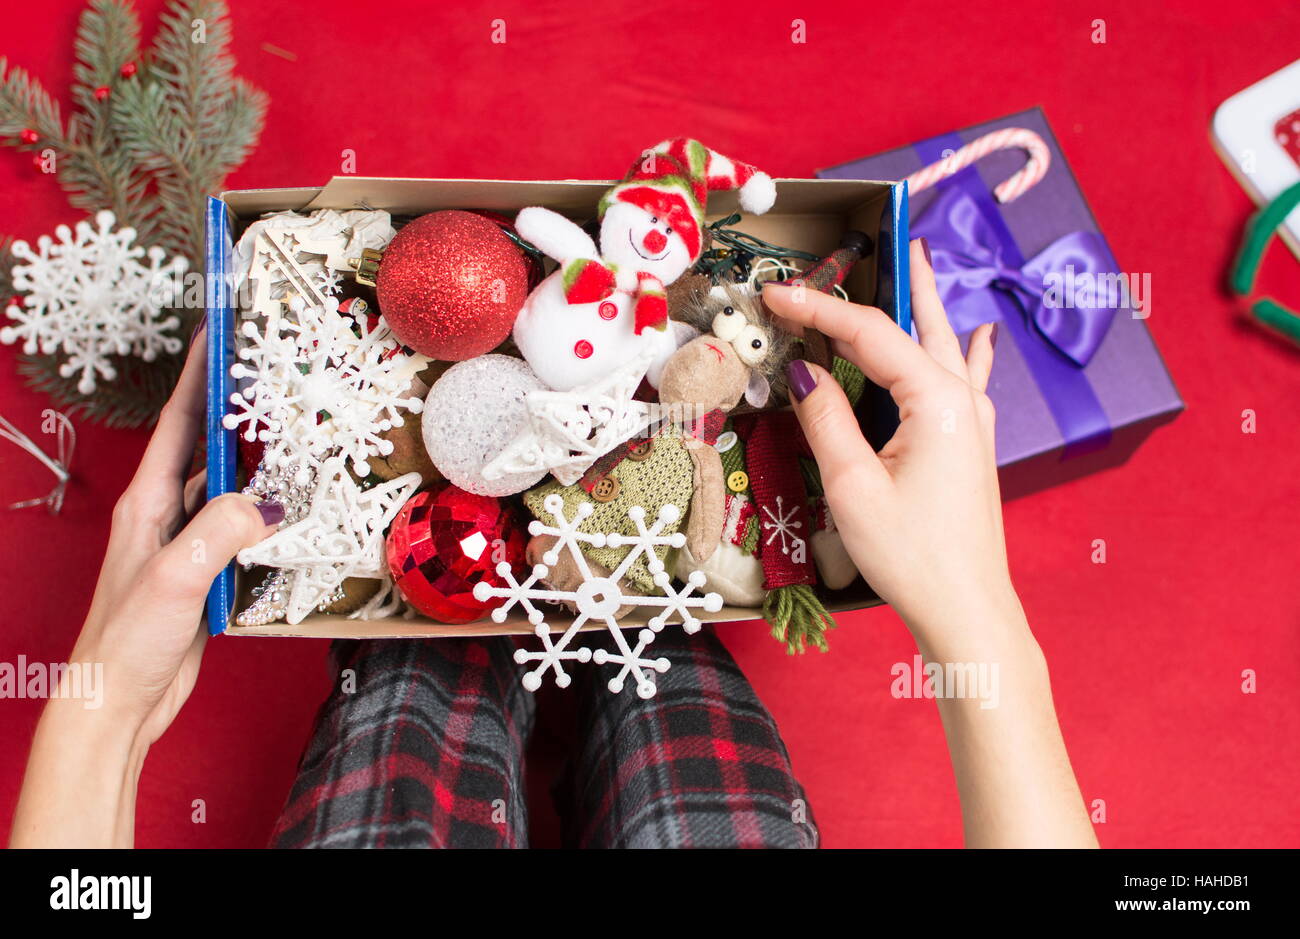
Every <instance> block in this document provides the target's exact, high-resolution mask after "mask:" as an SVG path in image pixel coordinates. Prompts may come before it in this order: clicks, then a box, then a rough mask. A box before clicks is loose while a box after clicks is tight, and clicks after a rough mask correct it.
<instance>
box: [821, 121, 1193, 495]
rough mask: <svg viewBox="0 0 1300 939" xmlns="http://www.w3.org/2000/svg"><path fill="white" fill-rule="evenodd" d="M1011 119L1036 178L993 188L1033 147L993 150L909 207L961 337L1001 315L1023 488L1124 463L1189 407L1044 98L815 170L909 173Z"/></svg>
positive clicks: (1017, 481) (1138, 279) (1137, 285)
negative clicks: (1024, 136) (1029, 134)
mask: <svg viewBox="0 0 1300 939" xmlns="http://www.w3.org/2000/svg"><path fill="white" fill-rule="evenodd" d="M1003 128H1025V129H1026V130H1031V131H1033V132H1035V133H1036V134H1038V135H1039V137H1041V138H1042V140H1043V142H1044V143H1045V144H1046V146H1047V148H1048V150H1049V152H1050V156H1051V161H1050V165H1049V167H1048V169H1047V172H1046V174H1045V175H1044V176H1043V178H1042V179H1041V180H1039V181H1038V183H1037V184H1036V185H1034V186H1032V187H1031V188H1029V189H1028V190H1026V191H1025V192H1023V193H1022V194H1021V195H1019V196H1018V197H1017V198H1015V199H1014V200H1011V201H1009V202H1007V203H1005V204H1001V203H999V202H998V201H997V199H996V198H995V196H994V194H993V193H994V190H995V188H996V187H997V186H998V184H999V183H1001V182H1003V181H1004V180H1006V179H1008V178H1009V177H1011V176H1012V175H1013V174H1014V173H1016V172H1017V171H1018V170H1019V169H1021V167H1023V166H1024V165H1025V161H1026V154H1025V152H1024V151H1023V150H1019V149H1011V150H998V151H994V152H992V153H990V154H988V155H987V156H985V157H984V158H983V159H981V160H979V161H978V162H976V163H975V164H973V165H972V166H969V167H967V168H965V169H962V170H959V171H957V172H955V173H952V174H951V175H948V176H945V178H944V179H942V180H941V181H940V182H938V183H937V184H935V185H934V186H932V187H930V188H928V189H925V190H924V191H921V192H917V193H915V194H913V195H912V196H911V212H910V218H911V237H917V236H918V235H922V234H923V235H925V236H926V239H927V241H928V242H929V245H930V250H931V254H932V256H933V259H934V266H935V273H936V279H937V281H938V283H939V288H940V293H941V295H942V296H943V298H944V305H945V307H946V309H947V310H948V315H949V317H950V318H951V320H952V322H953V326H954V328H955V329H956V330H957V332H958V334H959V335H961V336H962V339H963V345H964V343H965V339H966V337H967V336H969V334H970V332H971V331H972V330H974V328H975V327H976V326H978V325H979V324H980V323H985V322H998V323H999V326H998V330H999V332H998V349H997V355H996V356H995V362H994V366H993V374H992V376H991V378H990V380H989V389H988V391H989V396H990V397H991V398H992V399H993V403H994V404H995V405H996V407H997V412H998V421H997V455H998V466H999V467H1000V469H1001V476H1002V487H1003V494H1004V495H1005V496H1008V497H1012V496H1016V495H1022V494H1024V493H1027V492H1032V491H1034V490H1036V489H1041V488H1043V487H1045V486H1049V485H1054V484H1057V483H1061V482H1064V481H1066V480H1069V479H1074V478H1077V477H1079V476H1083V475H1085V474H1087V473H1091V472H1095V471H1097V470H1100V469H1106V468H1109V467H1112V466H1118V465H1119V464H1121V463H1123V462H1124V461H1125V460H1126V459H1128V457H1129V456H1130V455H1131V454H1132V453H1133V451H1134V450H1135V449H1136V448H1137V446H1138V444H1140V443H1141V442H1142V441H1143V440H1144V439H1145V438H1146V437H1147V435H1148V434H1150V433H1151V431H1152V430H1154V429H1155V428H1156V427H1159V426H1160V425H1161V424H1164V423H1167V422H1169V421H1171V420H1173V419H1174V418H1175V417H1176V416H1177V415H1178V413H1179V412H1180V411H1181V410H1182V409H1183V401H1182V399H1181V398H1180V397H1179V395H1178V390H1177V389H1176V388H1175V387H1174V384H1173V381H1172V380H1171V379H1170V377H1169V372H1168V370H1167V369H1166V368H1165V363H1164V360H1163V359H1161V357H1160V353H1159V351H1157V349H1156V346H1155V342H1154V341H1153V340H1152V338H1151V333H1150V331H1149V330H1148V329H1147V326H1146V323H1145V318H1146V317H1147V316H1148V315H1149V314H1150V310H1151V304H1150V302H1149V301H1150V298H1149V296H1148V292H1149V285H1150V275H1149V274H1146V275H1145V276H1144V275H1143V274H1141V273H1134V272H1121V270H1120V268H1119V265H1118V264H1117V263H1116V261H1115V258H1114V256H1113V255H1112V254H1111V251H1110V248H1109V246H1108V245H1107V244H1106V241H1105V238H1104V237H1103V236H1102V234H1101V232H1100V230H1099V229H1098V227H1097V221H1096V219H1094V218H1093V215H1092V212H1091V210H1090V209H1089V208H1088V203H1087V201H1086V200H1085V199H1084V197H1083V193H1082V192H1081V191H1080V189H1079V185H1078V183H1077V182H1076V181H1075V178H1074V174H1073V173H1072V172H1071V171H1070V167H1069V166H1068V165H1067V164H1066V162H1065V158H1064V156H1062V154H1061V149H1060V146H1059V145H1058V144H1057V141H1056V137H1055V135H1054V134H1053V133H1052V130H1051V128H1050V127H1049V126H1048V123H1047V118H1046V117H1045V116H1044V115H1043V112H1042V111H1041V110H1040V109H1038V108H1034V109H1032V110H1029V111H1024V112H1022V113H1019V114H1013V115H1010V116H1008V117H1005V118H1001V119H999V120H996V121H991V122H989V123H987V124H980V125H978V126H975V127H970V128H967V129H966V130H962V131H958V132H957V133H954V134H945V135H943V136H940V137H935V138H933V139H931V140H926V141H922V142H921V143H918V144H916V145H914V146H910V147H903V148H900V149H898V150H891V151H889V152H888V153H882V154H880V155H879V156H874V157H868V158H867V159H864V160H856V161H854V162H852V163H845V164H843V165H840V166H836V167H833V168H831V169H827V170H822V171H820V172H819V173H818V174H817V175H818V176H822V177H826V178H831V179H904V178H906V177H908V176H910V175H911V174H913V173H915V172H916V171H917V170H919V169H921V168H922V167H924V166H927V165H929V164H931V163H934V162H935V161H937V160H940V159H944V158H945V157H948V156H950V155H951V154H952V153H953V152H954V151H956V150H958V149H959V148H960V147H962V146H963V145H965V144H967V143H970V142H971V141H973V140H976V139H977V138H979V137H982V136H983V135H985V134H987V133H989V132H991V131H995V130H1001V129H1003Z"/></svg>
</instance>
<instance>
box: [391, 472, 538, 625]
mask: <svg viewBox="0 0 1300 939" xmlns="http://www.w3.org/2000/svg"><path fill="white" fill-rule="evenodd" d="M526 544H527V538H526V536H525V532H524V527H523V526H522V525H520V524H519V522H518V519H517V517H516V515H515V512H514V510H513V509H512V508H511V507H510V505H509V503H507V502H503V501H502V500H500V499H494V498H492V497H491V496H476V495H474V494H473V493H469V492H466V491H465V490H463V489H457V488H456V487H455V486H453V485H451V484H450V483H446V484H444V485H442V486H441V487H438V488H435V489H432V490H429V491H427V492H421V493H418V494H416V495H415V496H413V497H412V498H411V500H410V501H409V502H407V503H406V505H404V506H402V510H401V511H400V512H398V513H397V518H396V519H394V520H393V526H392V528H390V529H389V531H388V542H387V546H388V569H389V571H390V572H391V573H392V575H393V581H394V583H396V584H397V589H398V590H400V591H401V592H402V596H403V597H405V598H406V600H407V602H408V603H410V604H411V606H413V607H415V608H416V609H417V610H419V611H420V612H421V613H423V614H425V615H426V616H429V617H432V618H433V619H436V620H437V621H438V622H440V623H468V622H471V621H472V620H476V619H479V618H481V617H482V616H484V615H485V614H486V613H487V612H488V610H490V609H492V608H493V607H494V606H496V605H497V604H498V603H499V602H500V601H499V600H492V601H490V602H488V603H480V602H479V601H478V600H475V599H474V585H475V584H477V583H479V582H480V581H482V582H486V583H488V584H491V585H492V586H494V587H499V586H502V585H504V583H505V581H504V580H503V579H502V577H501V576H500V575H498V574H497V571H496V568H497V565H498V564H499V563H501V562H502V561H505V562H506V563H508V564H510V565H511V566H512V567H519V566H521V565H523V564H524V563H525V561H524V548H525V546H526Z"/></svg>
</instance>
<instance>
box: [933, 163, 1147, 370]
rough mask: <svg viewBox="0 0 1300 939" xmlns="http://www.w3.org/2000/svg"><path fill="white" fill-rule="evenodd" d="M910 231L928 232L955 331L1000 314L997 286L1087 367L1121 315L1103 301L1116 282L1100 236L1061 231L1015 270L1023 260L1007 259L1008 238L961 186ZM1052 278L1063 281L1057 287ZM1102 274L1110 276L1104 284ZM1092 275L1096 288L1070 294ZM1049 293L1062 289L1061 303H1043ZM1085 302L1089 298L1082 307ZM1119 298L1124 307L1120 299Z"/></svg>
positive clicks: (943, 190) (944, 194)
mask: <svg viewBox="0 0 1300 939" xmlns="http://www.w3.org/2000/svg"><path fill="white" fill-rule="evenodd" d="M911 228H912V237H914V238H915V237H920V236H925V238H926V240H927V241H928V242H929V244H930V253H931V256H932V258H933V262H934V274H935V279H936V281H937V283H938V287H939V297H940V298H941V299H942V300H943V304H944V307H945V308H946V309H947V311H948V319H949V320H950V321H951V322H952V326H953V329H954V330H955V331H956V332H957V333H959V334H960V333H967V332H970V331H971V330H972V329H974V328H975V327H976V326H979V325H980V324H981V323H991V322H996V321H997V320H1000V319H1002V318H1003V305H1002V304H1001V303H999V302H998V298H997V297H996V296H994V295H993V291H998V292H1001V293H1003V294H1006V295H1009V296H1011V297H1012V298H1013V299H1014V300H1015V305H1016V306H1018V307H1019V308H1020V309H1021V310H1022V311H1023V312H1024V314H1025V317H1026V319H1027V320H1028V321H1029V322H1030V323H1032V324H1033V326H1034V328H1035V329H1036V330H1037V332H1038V334H1039V335H1041V336H1042V338H1043V339H1045V340H1046V341H1047V342H1048V343H1049V344H1050V345H1051V346H1052V347H1053V348H1054V349H1056V350H1057V351H1059V352H1060V353H1061V354H1062V355H1064V356H1065V357H1066V358H1068V359H1069V360H1070V361H1071V362H1073V363H1074V364H1075V365H1077V366H1078V367H1080V368H1082V367H1083V366H1085V365H1087V364H1088V362H1090V361H1091V360H1092V357H1093V355H1094V354H1095V353H1096V351H1097V348H1098V347H1099V346H1100V345H1101V341H1102V340H1103V339H1104V338H1106V331H1107V330H1109V329H1110V325H1111V322H1112V321H1113V320H1114V319H1115V314H1116V312H1118V309H1117V308H1116V307H1114V306H1107V305H1105V302H1106V301H1108V300H1110V299H1111V298H1110V297H1109V296H1107V295H1106V294H1107V293H1108V290H1105V289H1102V287H1103V285H1109V284H1114V283H1118V281H1114V280H1111V279H1110V278H1113V277H1114V276H1115V275H1114V270H1113V267H1112V262H1110V260H1109V252H1108V250H1107V248H1106V245H1105V242H1104V241H1102V239H1101V238H1100V237H1099V236H1098V235H1096V234H1094V233H1092V232H1084V231H1077V232H1072V233H1071V234H1068V235H1064V236H1062V237H1061V238H1058V239H1057V240H1056V241H1054V242H1052V243H1051V244H1050V245H1048V246H1047V247H1046V248H1045V249H1044V250H1043V251H1042V252H1040V253H1039V254H1038V255H1036V256H1035V257H1033V258H1030V259H1029V260H1028V261H1027V262H1025V263H1024V264H1023V265H1022V266H1019V267H1017V266H1016V265H1015V264H1014V263H1013V262H1014V261H1016V260H1019V258H1018V257H1013V258H1012V259H1011V260H1007V259H1006V254H1007V251H1006V250H1004V249H1005V241H1004V239H1003V238H1002V237H1001V236H1000V234H999V233H998V232H997V231H995V230H994V227H993V225H992V224H990V222H989V219H988V218H987V217H986V215H985V213H984V212H982V211H981V210H980V207H979V206H978V205H977V204H976V202H975V200H974V199H973V198H972V197H971V195H970V193H969V192H968V191H967V190H966V188H965V187H961V186H950V187H943V186H941V187H940V188H939V190H938V193H937V195H936V197H935V199H934V201H933V202H932V203H930V205H929V206H927V207H926V210H925V212H924V213H922V214H921V216H920V218H918V219H917V220H916V221H915V222H913V224H912V226H911ZM1012 253H1013V254H1014V253H1015V252H1014V248H1013V249H1012ZM1070 268H1073V270H1072V271H1071V270H1070ZM1050 275H1057V277H1059V278H1060V283H1059V289H1058V290H1057V291H1055V292H1053V291H1051V290H1050V288H1051V287H1052V286H1053V285H1052V284H1049V283H1048V278H1049V276H1050ZM1099 275H1101V276H1102V277H1104V278H1106V279H1103V280H1101V281H1099V280H1098V276H1099ZM1089 280H1090V281H1091V283H1092V286H1093V289H1091V290H1088V291H1086V292H1084V295H1083V296H1082V297H1080V296H1070V294H1071V293H1073V292H1074V291H1071V290H1070V289H1069V288H1070V287H1071V285H1072V284H1074V285H1077V284H1079V283H1080V282H1083V283H1087V282H1088V281H1089ZM1049 293H1053V294H1059V296H1060V302H1059V303H1058V302H1056V301H1055V296H1054V302H1053V303H1052V304H1050V305H1049V304H1048V303H1047V302H1045V297H1046V296H1047V295H1048V294H1049ZM1080 299H1083V300H1085V301H1089V300H1091V302H1087V303H1085V304H1084V305H1081V304H1079V303H1078V302H1077V301H1078V300H1080ZM1120 303H1121V306H1120V307H1119V309H1122V308H1123V305H1122V304H1123V303H1124V300H1123V297H1121V298H1120Z"/></svg>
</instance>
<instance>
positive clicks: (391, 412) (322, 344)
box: [223, 297, 424, 479]
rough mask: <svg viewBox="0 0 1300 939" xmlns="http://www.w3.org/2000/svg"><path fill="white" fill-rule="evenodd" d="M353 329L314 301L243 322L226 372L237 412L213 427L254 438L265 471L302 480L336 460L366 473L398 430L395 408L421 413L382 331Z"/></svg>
mask: <svg viewBox="0 0 1300 939" xmlns="http://www.w3.org/2000/svg"><path fill="white" fill-rule="evenodd" d="M353 327H354V321H353V320H352V319H351V318H349V317H347V316H344V315H343V314H341V313H339V304H338V301H337V300H335V299H334V298H333V297H328V298H326V300H325V302H324V303H319V304H318V303H307V302H305V301H304V300H303V298H302V297H294V298H293V299H292V300H291V301H290V304H289V312H288V313H287V314H284V315H281V316H277V317H268V318H267V320H266V321H265V322H263V323H259V322H246V323H244V324H243V327H242V330H243V334H244V337H245V339H246V342H245V344H244V345H243V347H242V348H241V349H240V350H239V358H240V359H242V360H243V361H242V362H236V363H235V364H234V365H232V366H231V367H230V374H231V375H232V376H233V377H234V378H235V379H236V380H237V381H242V382H243V384H241V387H240V390H238V391H236V392H234V393H233V394H231V396H230V401H231V403H232V404H234V405H235V407H236V408H237V409H238V410H236V411H234V412H232V413H230V414H227V415H226V416H225V418H224V419H223V423H224V424H225V426H226V427H227V428H230V429H232V430H233V429H234V428H237V427H239V425H241V424H243V425H244V432H243V433H244V439H245V440H249V441H252V440H262V441H264V442H265V443H266V455H265V457H264V459H265V460H266V463H267V465H268V466H269V467H271V468H276V467H281V466H284V465H288V464H294V465H296V466H297V467H298V469H299V472H300V474H301V476H302V477H303V478H304V479H306V478H307V477H308V476H309V474H310V468H313V467H314V468H317V469H319V468H320V466H321V465H322V463H323V461H324V460H325V459H326V458H327V457H329V456H332V455H334V454H335V453H340V454H342V455H343V456H345V457H347V458H349V459H350V460H351V461H352V468H353V469H354V470H355V471H356V473H357V475H358V476H367V475H369V473H370V465H369V463H368V462H367V461H368V460H369V459H370V458H371V457H373V456H387V455H388V454H390V453H392V452H393V444H392V442H391V441H388V440H385V439H383V438H382V437H381V436H380V435H381V434H382V433H383V432H384V431H386V430H389V429H391V428H393V427H400V426H401V425H402V423H403V416H402V411H403V410H406V411H409V412H410V413H411V414H419V413H420V411H421V410H423V408H424V402H423V401H422V400H421V399H420V398H419V397H418V396H415V395H414V394H412V386H411V377H412V370H411V363H410V362H409V361H408V356H406V355H405V354H403V353H402V352H401V351H400V346H399V345H398V342H397V339H396V338H394V337H393V334H392V332H391V331H390V330H389V329H388V327H387V325H386V324H384V323H383V322H382V320H381V321H380V323H379V325H377V326H376V327H375V328H374V329H371V330H369V331H367V330H366V329H365V327H364V326H362V327H360V328H359V330H356V329H354V328H353ZM358 331H359V332H360V333H361V335H358ZM245 363H248V364H245Z"/></svg>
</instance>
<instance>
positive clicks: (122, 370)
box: [0, 0, 268, 426]
mask: <svg viewBox="0 0 1300 939" xmlns="http://www.w3.org/2000/svg"><path fill="white" fill-rule="evenodd" d="M230 36H231V29H230V20H229V14H228V9H227V7H226V4H225V3H224V2H223V0H173V2H172V3H170V4H169V6H168V8H167V10H166V11H165V12H164V13H163V14H162V16H161V18H160V25H159V28H158V31H157V35H156V37H155V39H154V45H153V48H152V49H151V50H150V52H149V54H148V55H143V56H142V55H141V51H140V44H139V37H140V22H139V19H138V17H137V16H136V14H135V12H134V10H133V9H132V8H131V6H130V5H129V3H128V2H127V0H90V5H89V7H88V9H87V10H86V11H85V12H84V13H83V14H82V17H81V21H80V23H79V26H78V30H77V38H76V45H75V50H76V57H77V61H76V64H75V66H74V69H73V77H74V81H73V88H72V98H73V101H74V103H75V104H76V105H77V106H78V109H77V110H76V111H74V112H73V113H72V115H71V116H70V117H69V119H68V122H67V125H66V127H65V126H64V123H63V120H62V116H61V114H60V110H59V105H58V102H56V101H55V100H54V99H53V98H52V97H51V96H50V95H49V94H48V93H47V92H46V91H45V90H44V89H43V88H42V87H41V85H40V83H39V82H37V81H36V80H35V79H34V78H32V77H31V76H30V75H29V74H28V73H27V72H26V71H25V70H23V69H20V68H14V69H12V70H9V69H7V63H6V61H5V59H4V58H2V57H0V142H4V143H9V144H11V145H13V146H16V147H18V148H20V149H24V150H28V151H31V152H40V151H44V150H46V149H52V150H54V152H55V155H56V161H57V168H58V174H59V181H60V183H61V184H62V185H63V187H64V189H65V190H66V191H67V192H68V198H69V201H70V202H71V203H72V204H73V205H74V206H77V207H78V208H81V209H84V210H85V211H87V212H94V211H98V210H99V209H104V208H108V209H111V210H112V211H113V212H114V214H115V215H116V216H117V218H118V220H119V223H120V224H122V225H130V226H131V227H133V228H134V229H135V230H136V239H137V243H140V244H143V245H145V246H152V245H157V246H160V247H162V248H163V249H164V250H166V251H167V252H168V253H170V254H180V255H184V256H186V257H187V258H188V259H189V261H190V264H191V267H192V268H193V269H196V270H201V269H202V264H203V259H204V253H205V252H204V248H205V246H204V225H203V219H204V211H205V208H206V198H207V195H208V194H209V193H210V192H214V191H217V190H218V189H220V187H221V184H222V181H223V179H224V177H225V176H226V174H227V173H229V172H230V171H231V170H233V169H234V168H235V167H237V166H238V165H239V164H240V163H242V162H243V161H244V160H245V159H246V158H247V157H248V154H249V153H250V152H251V151H252V149H253V148H254V146H256V143H257V140H258V138H259V137H260V136H261V132H262V127H263V126H264V124H265V120H266V110H267V105H268V99H267V96H266V95H265V93H263V92H262V91H260V90H258V89H256V88H254V87H252V86H251V85H249V84H248V83H247V82H245V81H243V80H242V79H237V78H235V77H234V68H235V60H234V58H233V56H231V55H230V51H229V49H230ZM128 62H134V63H135V64H136V70H135V73H134V74H133V75H130V76H124V75H122V73H121V69H122V66H123V65H125V64H126V63H128ZM103 88H107V89H108V94H107V95H106V96H105V95H104V94H103V93H102V92H101V93H100V94H99V95H98V96H96V91H97V90H99V89H103ZM24 130H30V131H34V132H35V133H36V135H37V138H38V139H37V141H36V142H31V141H24V140H22V139H21V138H20V134H21V133H22V132H23V131H24ZM9 263H11V262H10V259H9V258H8V257H7V256H6V258H5V259H4V261H3V263H0V268H3V273H4V275H5V279H7V276H8V273H9V271H8V265H9ZM0 283H3V280H0ZM7 296H8V293H6V292H4V291H0V300H3V299H4V298H6V297H7ZM172 312H175V313H177V314H179V315H180V317H181V320H182V323H181V329H182V330H188V328H189V327H190V326H192V325H193V323H194V322H195V321H196V320H197V319H198V317H199V316H200V315H201V311H199V310H189V309H176V310H174V311H172ZM183 363H184V353H181V354H178V355H175V356H162V357H160V358H159V359H158V360H156V361H155V362H153V363H144V362H142V361H140V360H139V359H135V358H132V357H129V356H127V357H122V358H121V359H120V361H116V363H115V367H116V368H117V371H118V375H119V377H118V379H117V380H116V381H114V382H105V383H102V385H101V386H100V387H99V388H97V390H96V392H95V394H94V396H93V397H90V398H87V397H84V396H82V395H81V394H80V393H79V392H78V391H77V390H76V379H75V378H72V379H65V378H63V377H62V376H61V375H59V371H58V367H59V359H58V358H57V357H56V356H21V357H20V365H19V371H20V372H21V373H22V374H23V375H24V376H26V377H27V379H28V381H29V383H30V384H31V385H32V386H33V387H34V388H37V389H38V390H41V391H45V392H46V393H48V394H50V395H51V396H52V397H54V399H55V400H56V401H57V402H58V403H59V404H60V405H61V406H63V407H65V408H68V409H71V410H74V411H78V412H82V413H85V414H87V415H88V416H90V417H93V418H96V419H98V420H102V421H103V422H104V423H106V424H108V425H109V426H135V425H138V424H142V423H147V422H151V421H152V420H153V419H154V418H155V417H156V415H157V411H158V409H159V408H160V407H161V406H162V403H163V402H164V401H165V400H166V398H167V395H168V394H169V393H170V391H171V388H172V386H173V384H174V383H175V380H176V377H177V376H178V375H179V372H180V368H181V365H182V364H183Z"/></svg>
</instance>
